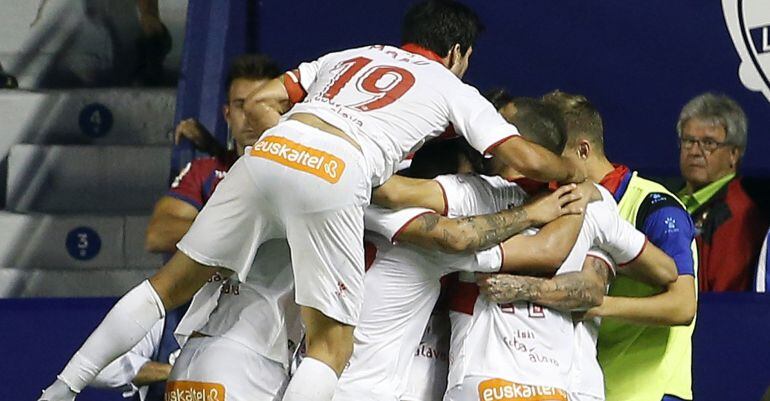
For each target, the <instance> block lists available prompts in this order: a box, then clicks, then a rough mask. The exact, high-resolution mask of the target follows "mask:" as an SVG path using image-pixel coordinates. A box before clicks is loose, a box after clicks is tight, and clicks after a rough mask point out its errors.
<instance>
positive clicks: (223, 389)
mask: <svg viewBox="0 0 770 401" xmlns="http://www.w3.org/2000/svg"><path fill="white" fill-rule="evenodd" d="M288 380H289V377H288V375H287V374H286V371H285V369H284V368H283V366H282V365H281V364H280V363H278V362H275V361H272V360H270V359H267V358H265V357H264V356H262V355H260V354H258V353H256V352H254V351H252V350H250V349H249V348H246V347H244V346H243V345H241V344H239V343H237V342H235V341H232V340H230V339H227V338H224V337H195V338H191V339H190V340H189V341H188V342H187V343H186V344H185V346H184V347H183V348H182V352H181V353H180V354H179V357H178V358H177V359H176V362H175V363H174V368H173V369H172V370H171V375H170V376H169V379H168V382H167V384H166V397H165V399H166V400H168V401H183V400H188V399H189V400H197V399H202V400H216V401H280V400H281V397H283V392H284V390H285V389H286V384H287V383H288ZM201 395H202V397H201Z"/></svg>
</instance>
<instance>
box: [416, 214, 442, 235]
mask: <svg viewBox="0 0 770 401" xmlns="http://www.w3.org/2000/svg"><path fill="white" fill-rule="evenodd" d="M440 219H441V216H439V215H437V214H435V213H426V214H423V215H422V216H420V220H422V230H423V231H425V232H430V231H432V230H433V229H435V228H436V226H437V225H438V222H439V220H440Z"/></svg>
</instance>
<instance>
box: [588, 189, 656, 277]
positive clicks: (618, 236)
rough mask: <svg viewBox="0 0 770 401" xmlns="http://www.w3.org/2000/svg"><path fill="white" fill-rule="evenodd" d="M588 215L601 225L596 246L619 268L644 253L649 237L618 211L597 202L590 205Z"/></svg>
mask: <svg viewBox="0 0 770 401" xmlns="http://www.w3.org/2000/svg"><path fill="white" fill-rule="evenodd" d="M587 213H588V214H590V215H591V218H592V219H594V220H595V221H597V222H598V224H599V229H598V235H597V236H596V241H595V242H594V245H595V246H598V247H599V248H601V249H602V250H603V251H605V252H607V253H608V254H609V255H610V256H611V257H612V259H613V260H614V261H615V263H617V265H618V266H623V265H625V264H628V263H630V262H632V261H633V260H634V259H636V258H637V257H638V256H639V255H640V254H641V253H642V251H643V250H644V246H645V244H646V243H647V237H645V235H644V234H643V233H641V232H640V231H638V230H637V229H636V228H634V226H633V225H631V223H629V222H627V221H625V220H623V219H622V218H621V217H620V215H619V214H618V213H617V210H616V209H612V208H607V207H603V205H602V202H595V203H590V204H589V205H588V208H587Z"/></svg>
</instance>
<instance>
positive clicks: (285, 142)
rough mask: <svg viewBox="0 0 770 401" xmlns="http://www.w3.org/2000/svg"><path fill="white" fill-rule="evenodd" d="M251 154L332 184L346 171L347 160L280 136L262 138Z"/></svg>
mask: <svg viewBox="0 0 770 401" xmlns="http://www.w3.org/2000/svg"><path fill="white" fill-rule="evenodd" d="M249 154H250V155H251V156H255V157H261V158H263V159H268V160H272V161H274V162H276V163H280V164H283V165H284V166H286V167H290V168H293V169H295V170H299V171H304V172H306V173H309V174H312V175H314V176H316V177H318V178H321V179H323V180H325V181H328V182H329V183H331V184H336V183H337V182H338V181H339V180H340V177H342V173H343V172H344V171H345V162H344V161H343V160H342V159H340V158H339V157H337V156H335V155H333V154H331V153H327V152H324V151H322V150H318V149H314V148H311V147H308V146H305V145H302V144H299V143H297V142H294V141H292V140H289V139H286V138H283V137H279V136H269V137H266V138H262V140H260V141H259V142H257V143H256V144H254V147H252V148H251V152H250V153H249Z"/></svg>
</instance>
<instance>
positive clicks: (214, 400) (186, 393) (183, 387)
mask: <svg viewBox="0 0 770 401" xmlns="http://www.w3.org/2000/svg"><path fill="white" fill-rule="evenodd" d="M163 399H164V401H225V387H224V386H222V385H221V384H219V383H205V382H193V381H170V382H168V383H166V393H165V394H164V395H163Z"/></svg>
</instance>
